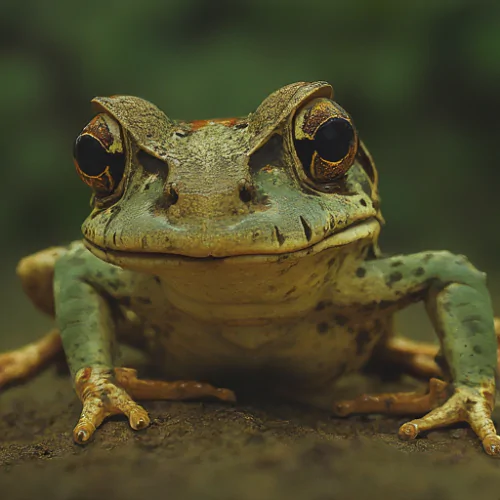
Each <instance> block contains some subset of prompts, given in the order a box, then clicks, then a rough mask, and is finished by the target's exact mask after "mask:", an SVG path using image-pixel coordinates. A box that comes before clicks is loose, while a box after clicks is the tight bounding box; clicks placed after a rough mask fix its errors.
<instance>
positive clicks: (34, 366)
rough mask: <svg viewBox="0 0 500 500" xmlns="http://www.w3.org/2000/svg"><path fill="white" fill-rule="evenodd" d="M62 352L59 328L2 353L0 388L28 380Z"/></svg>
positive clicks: (0, 355) (0, 358) (0, 356)
mask: <svg viewBox="0 0 500 500" xmlns="http://www.w3.org/2000/svg"><path fill="white" fill-rule="evenodd" d="M60 352H62V343H61V336H60V335H59V330H57V329H56V328H54V329H53V330H51V331H50V332H49V333H47V334H46V335H44V336H43V337H42V338H41V339H39V340H37V341H35V342H32V343H31V344H28V345H25V346H24V347H21V348H20V349H16V350H14V351H9V352H4V353H2V354H0V388H1V387H4V386H6V385H10V384H14V383H17V382H21V381H22V380H26V379H28V378H30V377H31V376H33V375H35V374H36V373H38V372H39V371H41V370H42V369H43V368H45V367H46V366H47V365H48V364H49V363H50V362H51V361H52V360H53V359H54V358H55V357H56V355H57V354H59V353H60Z"/></svg>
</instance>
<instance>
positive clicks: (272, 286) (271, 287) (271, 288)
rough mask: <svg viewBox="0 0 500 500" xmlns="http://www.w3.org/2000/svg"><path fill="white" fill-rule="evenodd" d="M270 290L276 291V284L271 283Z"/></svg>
mask: <svg viewBox="0 0 500 500" xmlns="http://www.w3.org/2000/svg"><path fill="white" fill-rule="evenodd" d="M268 290H269V291H270V292H275V291H276V287H275V286H274V285H269V288H268Z"/></svg>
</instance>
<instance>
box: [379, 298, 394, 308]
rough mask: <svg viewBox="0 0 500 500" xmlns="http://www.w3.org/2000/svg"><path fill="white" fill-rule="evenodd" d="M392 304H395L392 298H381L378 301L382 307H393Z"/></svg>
mask: <svg viewBox="0 0 500 500" xmlns="http://www.w3.org/2000/svg"><path fill="white" fill-rule="evenodd" d="M392 305H393V303H392V302H391V301H390V300H381V301H380V302H379V303H378V306H379V307H380V309H387V308H388V307H391V306H392Z"/></svg>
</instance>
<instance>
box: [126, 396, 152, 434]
mask: <svg viewBox="0 0 500 500" xmlns="http://www.w3.org/2000/svg"><path fill="white" fill-rule="evenodd" d="M123 413H124V414H125V415H126V416H127V417H128V421H129V424H130V427H132V429H134V430H135V431H138V430H140V429H144V428H146V427H148V426H149V424H150V422H151V421H150V419H149V415H148V412H147V411H146V410H145V409H144V408H143V407H142V406H140V405H138V404H136V403H134V402H132V404H131V405H130V406H129V407H128V408H124V409H123Z"/></svg>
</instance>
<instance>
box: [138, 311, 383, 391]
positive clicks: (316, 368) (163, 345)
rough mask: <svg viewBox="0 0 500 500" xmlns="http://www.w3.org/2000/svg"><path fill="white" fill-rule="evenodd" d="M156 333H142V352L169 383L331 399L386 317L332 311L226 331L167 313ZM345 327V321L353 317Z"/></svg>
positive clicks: (365, 355) (367, 350)
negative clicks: (260, 389)
mask: <svg viewBox="0 0 500 500" xmlns="http://www.w3.org/2000/svg"><path fill="white" fill-rule="evenodd" d="M167 317H168V320H165V322H164V323H163V328H161V327H160V326H159V325H158V324H153V325H152V326H150V327H148V328H147V338H148V350H149V352H150V354H151V357H152V359H154V361H155V362H156V364H157V365H158V367H159V368H160V369H161V370H162V372H163V373H164V374H165V377H166V378H168V379H172V380H175V379H193V380H202V381H208V382H211V383H213V384H215V385H219V386H225V387H230V388H235V389H238V388H239V387H241V386H246V387H258V386H261V385H264V386H265V387H266V388H271V389H272V390H277V391H278V392H282V393H283V392H292V393H293V394H294V395H296V396H297V399H301V400H304V397H303V395H304V393H312V392H317V391H320V390H323V391H326V392H331V388H332V387H333V384H334V382H335V381H336V380H337V379H338V378H339V377H340V376H341V375H343V374H345V373H347V372H349V371H354V370H356V369H359V368H360V367H361V366H362V365H363V364H364V363H366V361H367V360H368V358H369V357H370V355H371V353H372V351H373V348H374V346H375V345H376V343H377V341H378V340H379V339H380V338H381V337H382V336H383V335H385V334H387V333H388V332H389V329H390V318H385V319H382V318H381V317H373V316H366V317H363V316H361V315H360V314H359V312H358V314H353V315H351V314H349V311H346V310H345V308H344V309H343V310H339V309H336V308H335V307H333V306H328V307H324V308H322V309H320V310H315V311H312V312H311V313H310V314H308V315H306V316H305V317H302V318H299V319H295V320H293V321H290V320H286V321H282V322H276V321H273V322H268V323H265V322H262V321H261V322H260V324H245V325H241V324H240V325H227V324H222V325H221V324H214V323H209V322H203V321H199V320H197V319H194V318H192V317H189V316H187V315H186V316H183V315H181V314H180V313H179V312H177V313H174V312H173V311H171V312H170V314H168V315H167ZM353 317H355V318H356V319H355V322H354V320H351V321H350V320H349V319H348V318H353Z"/></svg>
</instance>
